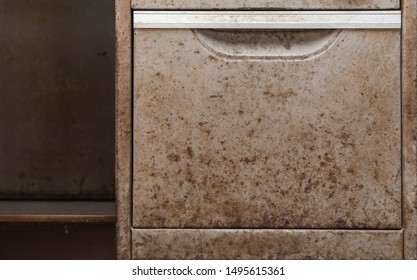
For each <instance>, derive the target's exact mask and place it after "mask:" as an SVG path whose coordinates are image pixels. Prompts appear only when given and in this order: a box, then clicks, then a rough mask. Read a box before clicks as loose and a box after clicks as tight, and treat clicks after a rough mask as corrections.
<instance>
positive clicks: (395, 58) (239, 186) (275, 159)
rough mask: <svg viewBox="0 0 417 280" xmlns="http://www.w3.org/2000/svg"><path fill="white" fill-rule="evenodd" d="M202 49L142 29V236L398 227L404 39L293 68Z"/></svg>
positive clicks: (138, 111) (137, 209) (341, 44)
mask: <svg viewBox="0 0 417 280" xmlns="http://www.w3.org/2000/svg"><path fill="white" fill-rule="evenodd" d="M277 32H283V31H277ZM287 32H288V31H287ZM242 34H243V35H242V36H245V35H244V34H245V33H242ZM293 35H294V36H296V34H293ZM285 36H286V37H287V38H290V37H291V36H292V35H291V32H290V33H288V34H286V35H285ZM232 38H234V37H232ZM251 38H252V37H251ZM200 39H201V38H200ZM200 39H197V38H196V34H195V32H193V31H191V30H136V31H135V35H134V43H135V54H134V124H133V128H134V147H133V149H134V183H133V189H134V193H133V196H134V197H133V208H134V212H133V213H134V214H133V226H134V227H138V228H183V227H185V228H305V229H307V228H362V229H396V228H401V187H400V174H401V172H400V168H401V162H400V160H401V156H400V155H401V146H400V144H401V142H400V121H401V119H400V31H395V30H394V31H393V30H378V31H359V30H357V31H353V30H351V31H348V30H345V31H342V32H341V33H340V34H339V35H338V37H337V39H336V40H335V41H334V42H333V43H332V44H331V46H330V47H329V48H328V49H327V50H326V51H324V52H321V53H320V54H315V53H314V52H312V54H311V55H306V56H304V57H299V58H297V59H287V58H286V57H276V58H274V59H271V58H267V57H266V58H258V59H244V58H239V59H236V58H234V57H233V56H231V57H228V56H227V55H225V56H223V57H218V56H216V55H215V54H214V53H212V52H210V51H209V50H207V49H206V48H205V47H204V46H203V45H202V44H201V43H200V41H199V40H200ZM295 42H297V41H295ZM227 43H230V42H228V41H227V38H225V40H224V44H227ZM283 43H286V44H287V43H288V42H283ZM289 47H291V44H289ZM314 49H315V48H313V50H314ZM241 52H242V53H244V52H245V49H244V48H242V50H241Z"/></svg>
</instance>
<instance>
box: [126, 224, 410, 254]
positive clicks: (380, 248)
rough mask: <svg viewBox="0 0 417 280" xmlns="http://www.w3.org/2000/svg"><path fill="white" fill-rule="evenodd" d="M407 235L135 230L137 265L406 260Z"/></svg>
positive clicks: (368, 232) (301, 231) (282, 231)
mask: <svg viewBox="0 0 417 280" xmlns="http://www.w3.org/2000/svg"><path fill="white" fill-rule="evenodd" d="M402 240H403V234H402V231H343V230H332V231H323V230H321V231H320V230H164V229H159V230H158V229H156V230H152V229H144V230H132V256H133V258H134V259H145V260H146V259H158V260H159V259H176V260H184V259H214V260H222V259H231V260H233V259H255V260H258V259H290V260H297V259H326V260H328V259H337V260H342V259H349V260H352V259H365V260H369V259H401V258H402V242H403V241H402Z"/></svg>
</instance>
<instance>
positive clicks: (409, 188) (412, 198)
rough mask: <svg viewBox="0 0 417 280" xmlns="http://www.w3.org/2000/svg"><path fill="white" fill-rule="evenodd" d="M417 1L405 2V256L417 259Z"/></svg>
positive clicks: (403, 81) (403, 83)
mask: <svg viewBox="0 0 417 280" xmlns="http://www.w3.org/2000/svg"><path fill="white" fill-rule="evenodd" d="M416 11H417V1H415V0H405V1H403V37H402V38H403V69H402V70H403V75H402V77H403V80H402V88H403V194H404V198H403V211H404V216H403V226H404V257H405V258H406V259H417V173H416V170H417V142H416V141H417V84H416V81H417V67H416V61H417V12H416Z"/></svg>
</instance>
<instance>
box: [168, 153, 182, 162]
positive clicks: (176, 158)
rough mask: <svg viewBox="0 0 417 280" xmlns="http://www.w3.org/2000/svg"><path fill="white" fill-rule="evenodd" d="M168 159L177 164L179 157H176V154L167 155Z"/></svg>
mask: <svg viewBox="0 0 417 280" xmlns="http://www.w3.org/2000/svg"><path fill="white" fill-rule="evenodd" d="M168 159H169V160H170V161H175V162H179V161H180V160H181V157H180V156H179V155H176V154H169V155H168Z"/></svg>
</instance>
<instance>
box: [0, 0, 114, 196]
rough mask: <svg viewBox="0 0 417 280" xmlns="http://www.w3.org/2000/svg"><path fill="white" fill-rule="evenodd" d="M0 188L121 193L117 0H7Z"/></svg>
mask: <svg viewBox="0 0 417 280" xmlns="http://www.w3.org/2000/svg"><path fill="white" fill-rule="evenodd" d="M0 27H1V28H0V135H1V137H0V159H1V160H0V198H1V199H10V198H16V199H23V198H30V199H51V198H55V199H63V198H65V199H71V198H75V199H78V200H80V199H86V198H94V199H112V198H114V177H115V176H114V99H115V98H114V39H113V38H114V7H113V1H112V0H104V1H103V0H91V1H84V0H70V1H55V0H39V1H38V0H37V1H27V0H13V1H11V0H0Z"/></svg>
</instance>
